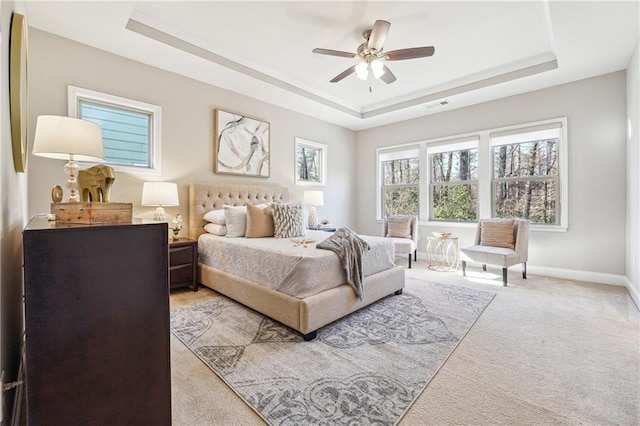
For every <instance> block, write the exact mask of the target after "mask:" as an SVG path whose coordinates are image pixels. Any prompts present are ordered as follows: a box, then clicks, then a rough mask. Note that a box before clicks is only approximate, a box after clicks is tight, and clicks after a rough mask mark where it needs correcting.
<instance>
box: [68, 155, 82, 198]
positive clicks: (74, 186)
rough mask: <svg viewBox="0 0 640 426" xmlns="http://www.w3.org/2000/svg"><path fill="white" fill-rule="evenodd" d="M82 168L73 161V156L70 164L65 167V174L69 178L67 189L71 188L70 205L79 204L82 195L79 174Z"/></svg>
mask: <svg viewBox="0 0 640 426" xmlns="http://www.w3.org/2000/svg"><path fill="white" fill-rule="evenodd" d="M79 171H80V166H78V163H76V162H75V160H74V159H73V154H71V155H70V158H69V162H68V163H67V164H65V165H64V172H65V174H67V175H68V176H69V179H67V185H66V186H67V188H69V199H68V200H67V201H68V202H69V203H79V202H80V193H79V192H78V172H79Z"/></svg>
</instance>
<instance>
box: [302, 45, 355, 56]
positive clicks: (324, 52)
mask: <svg viewBox="0 0 640 426" xmlns="http://www.w3.org/2000/svg"><path fill="white" fill-rule="evenodd" d="M312 52H313V53H319V54H321V55H329V56H341V57H343V58H355V57H356V56H358V55H356V54H355V53H349V52H342V51H340V50H331V49H319V48H317V47H316V48H315V49H313V50H312Z"/></svg>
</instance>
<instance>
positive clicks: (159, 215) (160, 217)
mask: <svg viewBox="0 0 640 426" xmlns="http://www.w3.org/2000/svg"><path fill="white" fill-rule="evenodd" d="M153 220H157V221H158V222H166V221H167V214H166V213H165V212H164V209H163V208H162V207H158V208H157V209H156V211H155V213H154V214H153Z"/></svg>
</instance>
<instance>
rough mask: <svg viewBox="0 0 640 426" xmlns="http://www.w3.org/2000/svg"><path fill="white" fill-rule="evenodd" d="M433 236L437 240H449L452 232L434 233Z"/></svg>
mask: <svg viewBox="0 0 640 426" xmlns="http://www.w3.org/2000/svg"><path fill="white" fill-rule="evenodd" d="M432 234H433V236H434V237H436V238H449V237H450V236H451V232H432Z"/></svg>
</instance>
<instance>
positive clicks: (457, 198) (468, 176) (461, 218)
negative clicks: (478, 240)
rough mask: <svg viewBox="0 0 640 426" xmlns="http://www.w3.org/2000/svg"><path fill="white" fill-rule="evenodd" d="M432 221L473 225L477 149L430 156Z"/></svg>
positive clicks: (476, 202)
mask: <svg viewBox="0 0 640 426" xmlns="http://www.w3.org/2000/svg"><path fill="white" fill-rule="evenodd" d="M429 165H430V168H431V174H430V176H431V179H430V181H431V182H430V184H429V187H430V194H431V198H430V201H431V209H430V212H431V218H430V219H431V220H443V221H444V220H446V221H457V222H473V221H476V220H477V218H478V149H477V148H471V149H460V150H455V151H448V152H437V153H433V154H430V155H429Z"/></svg>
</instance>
